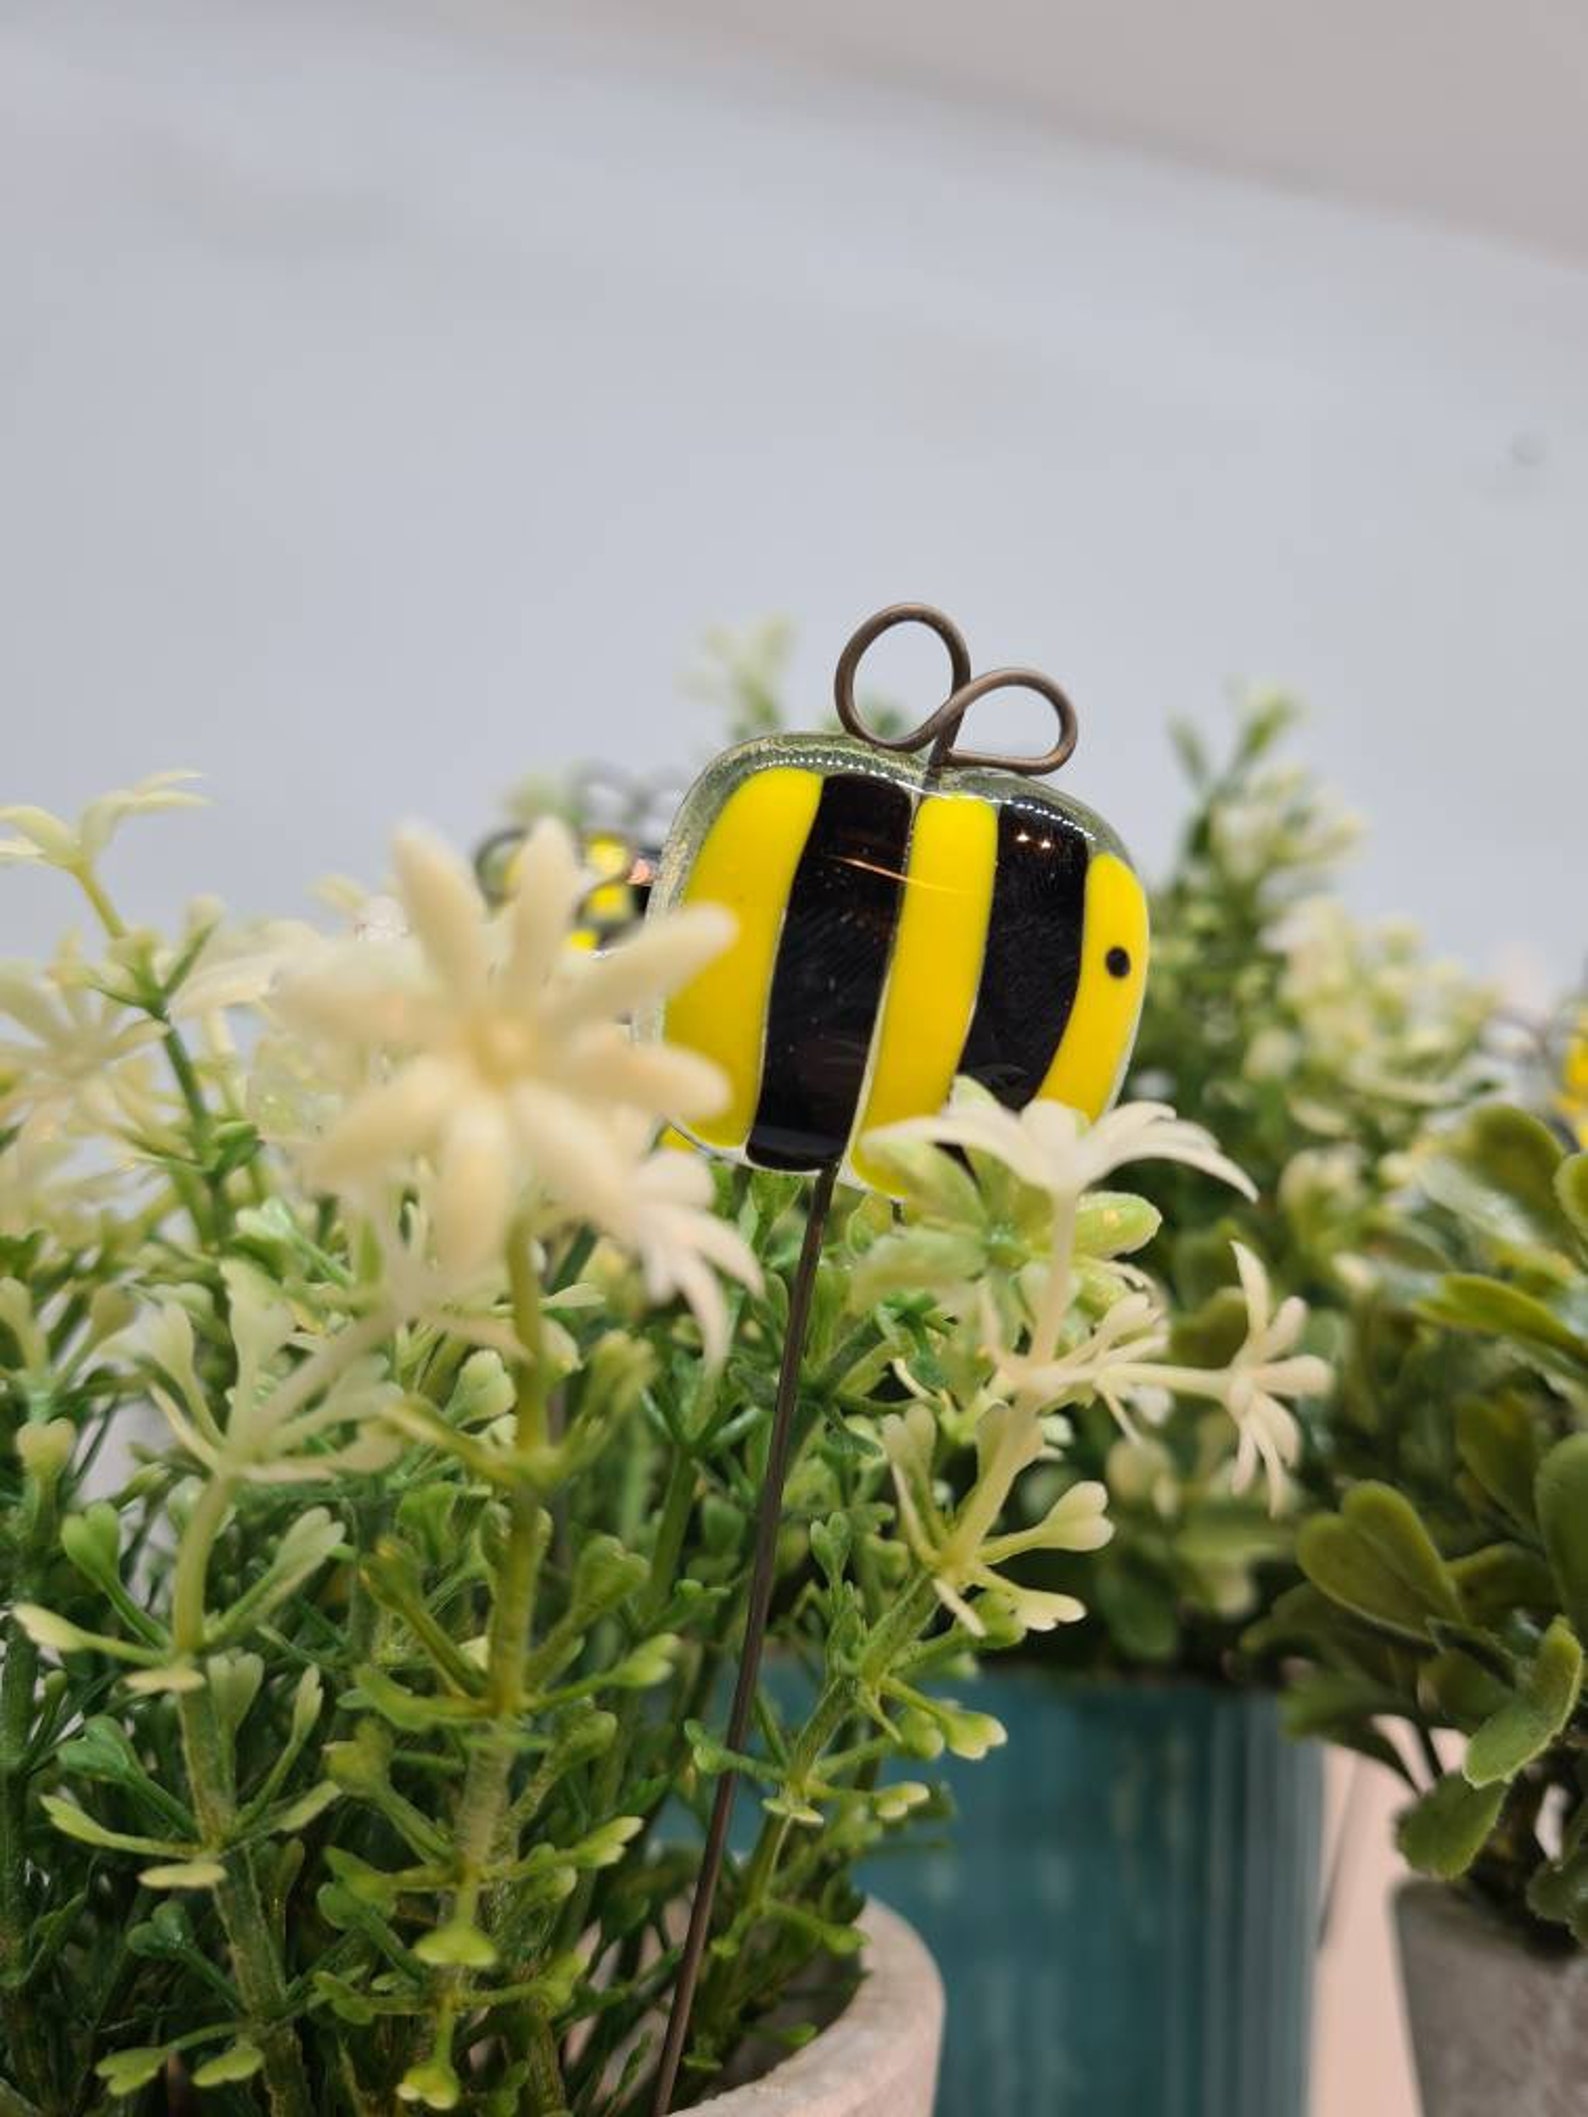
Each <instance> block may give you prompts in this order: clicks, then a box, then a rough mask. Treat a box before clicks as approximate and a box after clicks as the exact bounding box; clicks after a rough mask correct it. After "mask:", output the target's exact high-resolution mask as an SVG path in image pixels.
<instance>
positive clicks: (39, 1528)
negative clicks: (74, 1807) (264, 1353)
mask: <svg viewBox="0 0 1588 2117" xmlns="http://www.w3.org/2000/svg"><path fill="white" fill-rule="evenodd" d="M55 1517H56V1507H55V1503H54V1488H53V1485H48V1486H46V1485H43V1484H41V1483H40V1482H39V1480H37V1479H36V1478H34V1477H32V1476H30V1477H29V1478H28V1480H27V1488H26V1499H25V1502H24V1506H23V1510H22V1523H21V1537H20V1550H19V1553H18V1566H17V1574H16V1580H15V1583H14V1586H15V1591H16V1599H17V1600H18V1601H19V1602H23V1601H27V1600H29V1599H30V1598H31V1595H32V1593H33V1590H34V1586H35V1582H36V1577H37V1568H38V1565H39V1562H40V1560H41V1559H42V1558H43V1557H44V1555H45V1553H46V1551H47V1550H48V1549H49V1546H50V1544H51V1543H52V1542H53V1540H54V1536H55ZM38 1670H39V1652H38V1648H37V1647H36V1646H35V1645H34V1644H33V1642H32V1640H31V1639H29V1638H28V1636H27V1634H26V1633H25V1632H24V1631H23V1629H22V1627H21V1626H20V1625H19V1624H18V1623H17V1621H16V1619H15V1618H14V1617H13V1618H11V1619H10V1620H9V1621H8V1623H7V1625H6V1643H5V1666H4V1670H3V1671H0V1973H3V1982H0V1993H3V1994H4V1998H3V2001H0V2021H3V2022H4V2024H5V2032H6V2044H7V2048H8V2050H9V2052H10V2056H11V2062H12V2064H13V2065H14V2066H15V2068H16V2071H17V2078H18V2083H19V2085H20V2086H21V2087H22V2088H24V2089H25V2090H26V2091H27V2093H28V2094H29V2095H33V2096H37V2097H39V2098H40V2099H41V2100H42V2101H44V2102H46V2103H48V2102H49V2101H50V2099H51V2078H50V2076H51V2070H52V2069H51V2066H50V2052H49V2043H48V2040H47V2039H46V2037H45V2035H44V2033H43V2026H42V2023H41V2021H40V2018H39V2009H38V2006H37V2003H36V2002H35V2001H34V1999H33V1998H32V1997H31V1996H30V1995H29V1993H28V1992H27V1990H26V1987H25V1986H24V1985H23V1983H22V1982H21V1978H22V1971H23V1965H24V1962H25V1959H26V1956H27V1949H28V1939H29V1932H30V1927H31V1917H30V1911H29V1905H28V1887H27V1809H28V1764H29V1754H28V1752H29V1743H28V1736H29V1733H30V1730H31V1728H32V1725H33V1697H34V1687H35V1685H36V1683H37V1681H38Z"/></svg>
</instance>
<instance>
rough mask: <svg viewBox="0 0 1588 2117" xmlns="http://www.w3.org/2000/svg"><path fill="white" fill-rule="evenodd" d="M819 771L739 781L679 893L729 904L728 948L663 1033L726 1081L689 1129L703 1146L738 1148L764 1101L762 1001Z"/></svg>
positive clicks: (670, 1012) (675, 1009)
mask: <svg viewBox="0 0 1588 2117" xmlns="http://www.w3.org/2000/svg"><path fill="white" fill-rule="evenodd" d="M821 792H822V779H821V774H820V773H819V772H808V771H805V770H802V769H801V768H800V767H799V766H796V765H779V766H777V767H775V768H774V769H773V770H771V771H765V772H756V773H754V774H752V775H751V777H750V778H748V779H746V780H743V781H742V782H741V783H740V784H739V786H737V787H736V788H735V789H734V791H733V793H732V794H730V795H729V797H728V799H727V801H726V802H725V803H724V804H723V807H722V810H721V813H720V814H719V815H718V816H717V818H716V820H715V821H714V822H713V823H712V824H711V826H710V828H709V829H708V830H707V832H706V835H705V838H704V840H703V842H702V844H701V847H700V850H699V852H698V853H696V855H695V859H694V863H693V865H692V866H691V868H690V871H689V877H688V880H687V882H686V883H685V885H684V891H683V898H682V901H683V902H684V903H685V904H722V905H726V907H727V908H728V910H729V911H731V912H732V913H733V915H734V917H735V918H736V919H737V920H738V922H739V929H738V932H737V934H736V935H735V937H734V939H733V941H732V942H731V943H730V945H729V946H728V948H726V949H725V950H724V951H723V953H722V954H721V955H720V956H718V957H717V958H716V960H715V961H714V962H711V963H708V964H707V966H706V968H705V969H704V970H703V971H701V972H700V974H699V975H698V976H697V977H695V978H693V979H692V980H691V981H690V983H689V984H688V985H686V986H685V987H684V988H683V989H682V991H680V992H678V993H675V994H674V996H673V998H672V999H671V1000H670V1001H669V1002H668V1006H667V1012H666V1016H665V1026H664V1029H663V1034H664V1035H665V1037H666V1038H667V1041H668V1042H669V1043H670V1044H680V1045H682V1046H683V1047H684V1048H685V1049H686V1050H688V1051H698V1052H699V1053H700V1055H701V1057H702V1058H708V1059H711V1060H712V1061H713V1062H714V1063H715V1064H716V1065H718V1066H720V1067H721V1068H722V1070H723V1072H724V1073H725V1074H726V1075H727V1077H728V1083H729V1096H728V1102H727V1105H726V1107H725V1108H724V1109H722V1110H719V1111H718V1112H717V1113H716V1114H715V1115H714V1116H712V1117H709V1118H704V1119H700V1120H697V1121H692V1122H691V1124H690V1128H689V1129H690V1131H691V1132H692V1133H694V1135H695V1137H696V1138H697V1139H699V1140H700V1141H701V1143H702V1144H703V1145H705V1146H708V1147H724V1148H737V1147H742V1146H743V1145H744V1142H745V1141H746V1140H747V1139H748V1138H749V1136H750V1127H751V1125H752V1123H753V1122H754V1120H755V1112H756V1105H757V1103H758V1102H759V1100H760V1095H761V1056H762V1049H763V1045H764V1043H765V1037H766V1013H767V1001H768V998H769V996H770V994H771V989H772V973H773V970H774V969H775V967H776V963H777V947H778V940H779V937H780V935H781V933H782V930H783V910H784V906H785V905H786V904H787V902H788V893H789V888H790V886H791V884H792V883H793V880H794V871H795V869H796V868H797V867H798V866H799V858H800V854H801V853H802V852H803V851H804V850H805V841H806V839H807V838H808V837H809V835H810V828H811V823H812V821H813V820H814V818H815V815H816V804H817V803H818V801H820V799H821Z"/></svg>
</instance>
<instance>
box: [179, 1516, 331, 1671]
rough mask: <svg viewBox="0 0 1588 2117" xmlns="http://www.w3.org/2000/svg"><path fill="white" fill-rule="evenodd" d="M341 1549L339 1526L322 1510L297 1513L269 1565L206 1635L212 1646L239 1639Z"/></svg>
mask: <svg viewBox="0 0 1588 2117" xmlns="http://www.w3.org/2000/svg"><path fill="white" fill-rule="evenodd" d="M342 1548H343V1540H342V1525H341V1523H340V1522H339V1521H337V1519H336V1518H335V1516H334V1515H332V1514H331V1513H329V1512H328V1511H327V1509H326V1508H324V1507H310V1508H308V1509H306V1510H305V1512H304V1513H302V1514H300V1515H299V1516H298V1517H297V1519H296V1520H295V1521H294V1522H293V1523H292V1525H291V1527H290V1528H289V1529H288V1530H287V1532H286V1534H285V1535H284V1536H283V1537H282V1539H281V1541H280V1543H279V1544H277V1546H276V1549H275V1552H274V1554H273V1556H272V1558H271V1561H270V1564H269V1565H268V1566H267V1567H266V1569H265V1571H264V1572H263V1573H262V1574H261V1575H260V1577H259V1578H258V1580H256V1581H255V1582H254V1584H253V1586H252V1587H251V1588H247V1589H245V1590H244V1592H243V1593H242V1594H241V1595H240V1596H239V1597H238V1598H237V1600H236V1602H234V1603H233V1604H232V1606H231V1608H230V1609H228V1610H223V1611H222V1612H221V1613H220V1615H219V1617H218V1618H217V1619H216V1621H215V1624H214V1626H213V1628H212V1630H211V1633H210V1641H211V1644H212V1645H218V1644H219V1643H221V1642H222V1641H225V1640H232V1639H237V1638H240V1637H241V1636H242V1635H243V1634H244V1633H245V1632H247V1631H250V1630H251V1629H252V1628H253V1627H254V1626H256V1625H257V1624H258V1623H259V1622H260V1621H261V1619H262V1618H264V1617H267V1616H268V1615H269V1613H270V1612H271V1611H272V1610H274V1609H277V1608H279V1606H280V1605H281V1604H282V1603H284V1602H285V1601H287V1599H288V1598H289V1596H291V1595H293V1594H295V1593H296V1591H297V1590H298V1589H299V1588H300V1587H302V1585H303V1583H304V1582H305V1581H306V1580H307V1579H308V1578H309V1577H310V1575H311V1574H313V1573H316V1572H318V1571H319V1569H320V1567H321V1566H323V1565H324V1564H325V1562H326V1560H327V1559H329V1558H331V1557H332V1556H333V1555H334V1554H335V1553H336V1552H337V1551H339V1550H341V1549H342Z"/></svg>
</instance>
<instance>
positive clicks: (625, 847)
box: [474, 766, 678, 953]
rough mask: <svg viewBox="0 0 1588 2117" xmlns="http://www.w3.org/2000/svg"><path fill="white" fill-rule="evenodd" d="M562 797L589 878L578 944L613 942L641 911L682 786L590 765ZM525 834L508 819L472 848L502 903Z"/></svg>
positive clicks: (478, 869) (492, 894)
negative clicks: (571, 816) (573, 824)
mask: <svg viewBox="0 0 1588 2117" xmlns="http://www.w3.org/2000/svg"><path fill="white" fill-rule="evenodd" d="M564 798H565V800H566V802H567V805H568V809H569V811H570V813H571V814H572V815H573V816H574V817H575V818H577V831H578V839H579V853H580V858H581V860H582V861H583V864H584V866H585V868H586V869H587V871H588V873H589V875H590V878H591V879H590V888H589V891H588V892H587V894H586V896H585V899H584V902H583V903H582V904H581V905H580V907H579V919H578V924H577V926H576V927H575V929H574V932H573V936H572V939H573V945H574V947H576V948H579V949H583V950H585V951H587V952H591V953H593V952H596V951H598V950H600V949H603V948H608V947H610V946H611V944H612V943H613V942H614V941H616V940H619V939H620V938H621V937H622V936H623V935H624V934H626V933H627V932H629V930H630V929H631V928H632V927H634V926H637V925H638V924H639V922H640V920H641V919H643V918H644V916H645V907H646V905H647V903H648V902H649V900H650V894H651V887H652V885H653V883H654V882H655V880H656V873H657V869H658V867H659V865H660V861H661V854H660V852H659V850H658V848H659V847H660V845H661V842H662V838H663V836H664V835H665V831H666V823H665V818H666V816H667V815H668V814H670V813H671V811H672V810H673V809H674V808H675V807H676V806H677V802H678V789H677V788H676V786H672V785H670V784H669V783H667V782H657V781H653V780H648V779H630V778H628V777H626V776H625V775H624V774H622V773H620V772H615V771H613V770H612V769H611V768H610V767H607V766H590V767H587V768H586V769H585V770H583V771H581V772H579V773H578V774H576V775H575V776H574V778H573V779H572V780H571V781H570V783H569V785H568V787H567V789H566V793H565V797H564ZM526 836H527V829H526V827H525V826H524V825H522V824H509V825H508V826H507V827H506V828H505V829H503V830H500V831H495V832H493V833H492V834H491V836H490V837H489V838H487V839H486V840H485V842H484V843H483V844H482V845H481V846H480V848H479V849H478V851H477V852H476V853H475V856H474V872H475V875H476V877H477V878H478V880H479V884H480V888H481V890H482V891H483V892H484V895H485V897H486V899H487V901H488V902H489V903H492V904H501V903H504V902H505V901H506V899H507V898H508V897H510V896H511V895H512V893H513V888H514V883H515V880H516V876H517V870H518V856H519V853H520V852H521V850H522V849H523V844H524V839H525V837H526Z"/></svg>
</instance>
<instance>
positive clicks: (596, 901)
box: [584, 882, 634, 925]
mask: <svg viewBox="0 0 1588 2117" xmlns="http://www.w3.org/2000/svg"><path fill="white" fill-rule="evenodd" d="M584 909H585V916H586V917H587V918H590V919H600V920H602V921H604V922H605V923H606V924H607V925H615V924H617V923H618V922H619V921H621V920H624V919H627V918H630V917H631V916H632V915H633V911H634V893H633V891H632V890H631V889H630V888H629V886H628V883H627V882H598V883H597V884H596V886H595V888H594V889H593V890H591V892H590V894H589V896H588V897H586V898H585V900H584Z"/></svg>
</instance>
